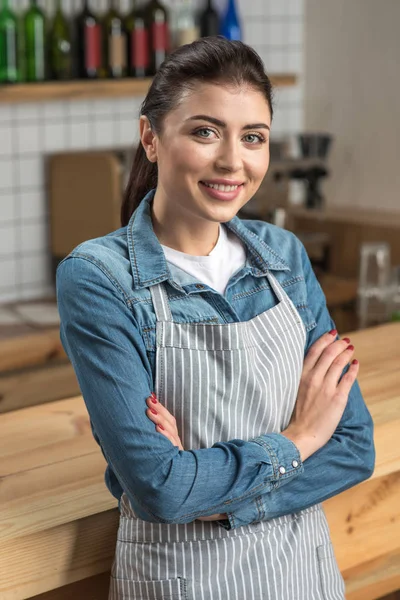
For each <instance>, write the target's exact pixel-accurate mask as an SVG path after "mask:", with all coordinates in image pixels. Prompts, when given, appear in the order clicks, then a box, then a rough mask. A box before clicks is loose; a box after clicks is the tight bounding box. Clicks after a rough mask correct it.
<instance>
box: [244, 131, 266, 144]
mask: <svg viewBox="0 0 400 600" xmlns="http://www.w3.org/2000/svg"><path fill="white" fill-rule="evenodd" d="M244 139H245V140H246V142H247V143H248V144H251V145H255V144H257V143H259V144H265V142H266V141H267V140H266V139H265V137H264V136H263V135H261V133H248V134H246V135H245V136H244Z"/></svg>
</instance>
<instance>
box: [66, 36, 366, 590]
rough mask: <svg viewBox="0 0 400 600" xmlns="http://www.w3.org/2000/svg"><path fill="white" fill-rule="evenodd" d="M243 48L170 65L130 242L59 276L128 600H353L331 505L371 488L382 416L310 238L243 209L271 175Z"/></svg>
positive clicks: (257, 69) (143, 118)
mask: <svg viewBox="0 0 400 600" xmlns="http://www.w3.org/2000/svg"><path fill="white" fill-rule="evenodd" d="M272 115H273V109H272V102H271V85H270V82H269V79H268V77H267V75H266V73H265V71H264V66H263V64H262V62H261V60H260V58H259V56H258V55H257V54H256V53H255V52H254V50H252V49H251V48H250V47H248V46H246V45H245V44H242V43H241V42H229V41H228V40H225V39H224V38H220V37H216V38H204V39H202V40H199V41H196V42H194V43H193V44H190V45H187V46H183V47H181V48H179V49H178V50H177V51H176V52H174V53H172V54H171V55H170V56H169V57H168V59H167V60H166V61H165V62H164V63H163V64H162V66H161V68H160V69H159V71H158V72H157V74H156V75H155V77H154V80H153V83H152V86H151V88H150V90H149V93H148V95H147V96H146V98H145V100H144V102H143V105H142V108H141V115H140V138H141V144H140V146H139V149H138V151H137V154H136V156H135V159H134V163H133V165H132V171H131V174H130V180H129V183H128V186H127V189H126V193H125V198H124V203H123V206H122V211H121V217H122V228H121V229H119V230H117V231H115V232H112V233H110V234H109V235H107V236H104V237H102V238H97V239H95V240H88V241H87V242H84V243H83V244H81V245H80V246H78V247H77V248H75V250H73V252H72V253H71V254H70V255H69V256H68V257H67V258H66V259H64V261H62V262H61V263H60V265H59V267H58V270H57V296H58V304H59V312H60V317H61V339H62V342H63V345H64V348H65V350H66V352H67V354H68V356H69V358H70V359H71V362H72V364H73V366H74V369H75V372H76V375H77V378H78V381H79V385H80V388H81V390H82V394H83V397H84V400H85V403H86V406H87V409H88V412H89V414H90V419H91V425H92V429H93V434H94V437H95V439H96V440H97V442H98V443H99V444H100V446H101V449H102V451H103V454H104V456H105V457H106V460H107V463H108V467H107V472H106V483H107V485H108V488H109V490H110V492H111V493H112V494H113V495H114V496H115V497H116V498H118V501H119V510H120V516H121V518H120V527H119V532H118V540H117V545H116V552H115V560H114V563H113V567H112V573H111V583H110V592H109V594H110V595H109V598H110V600H120V599H122V598H129V599H132V600H135V599H139V598H140V599H141V600H155V599H156V598H157V599H158V598H160V599H161V598H170V599H183V600H185V599H186V600H189V599H190V600H238V599H240V600H242V599H243V600H244V599H245V600H248V599H249V600H264V599H268V600H293V599H296V600H343V598H344V583H343V579H342V577H341V575H340V572H339V569H338V566H337V564H336V560H335V556H334V553H333V550H332V545H331V542H330V534H329V528H328V524H327V521H326V518H325V515H324V512H323V509H322V506H321V502H323V501H324V500H326V499H327V498H329V497H331V496H334V495H335V494H338V493H339V492H341V491H343V490H344V489H347V488H349V487H351V486H353V485H355V484H356V483H359V482H360V481H363V480H364V479H366V478H367V477H369V476H370V475H371V473H372V470H373V466H374V446H373V437H372V422H371V417H370V415H369V412H368V410H367V408H366V406H365V403H364V400H363V398H362V395H361V392H360V389H359V386H358V383H357V381H356V377H357V373H358V368H359V367H358V361H352V362H351V364H349V363H350V361H351V358H352V356H353V352H354V347H353V346H352V345H351V344H350V340H349V339H348V338H345V339H343V340H340V339H338V336H337V331H336V330H335V328H334V323H333V321H332V319H331V317H330V315H329V312H328V310H327V308H326V303H325V298H324V295H323V292H322V290H321V287H320V286H319V284H318V282H317V280H316V278H315V275H314V273H313V270H312V268H311V264H310V261H309V259H308V256H307V254H306V252H305V249H304V246H303V245H302V244H301V242H300V241H299V240H298V239H297V238H296V237H295V236H294V235H293V234H292V233H290V232H289V231H285V230H283V229H280V228H278V227H274V226H273V225H270V224H269V223H264V222H262V221H242V220H241V219H239V218H238V217H237V216H236V215H237V213H238V211H239V210H240V209H241V208H242V207H243V206H244V205H245V204H246V202H248V201H249V200H250V198H251V197H252V196H253V195H254V194H255V192H256V191H257V189H258V187H259V186H260V184H261V181H262V179H263V178H264V175H265V173H266V171H267V169H268V165H269V132H270V129H271V121H272Z"/></svg>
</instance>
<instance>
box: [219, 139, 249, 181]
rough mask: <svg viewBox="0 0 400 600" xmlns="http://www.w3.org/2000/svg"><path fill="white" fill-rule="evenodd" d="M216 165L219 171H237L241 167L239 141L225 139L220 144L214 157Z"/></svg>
mask: <svg viewBox="0 0 400 600" xmlns="http://www.w3.org/2000/svg"><path fill="white" fill-rule="evenodd" d="M216 167H217V169H218V170H220V171H225V172H229V173H237V172H238V171H240V170H241V169H242V167H243V161H242V155H241V147H240V143H239V142H237V141H234V140H225V141H224V142H223V143H222V144H221V145H220V151H219V153H218V156H217V158H216Z"/></svg>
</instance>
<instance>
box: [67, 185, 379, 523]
mask: <svg viewBox="0 0 400 600" xmlns="http://www.w3.org/2000/svg"><path fill="white" fill-rule="evenodd" d="M153 197H154V190H153V191H152V192H150V193H149V194H148V195H147V196H146V197H145V198H144V199H143V201H142V202H141V204H140V206H139V207H138V208H137V210H136V211H135V213H134V214H133V215H132V217H131V219H130V222H129V224H128V225H127V226H126V227H123V228H121V229H118V230H117V231H114V232H112V233H110V234H108V235H105V236H103V237H100V238H97V239H94V240H88V241H86V242H84V243H83V244H80V245H79V246H78V247H77V248H75V249H74V250H73V251H72V252H71V253H70V254H69V256H67V257H66V258H65V259H64V260H63V261H62V262H61V263H60V264H59V266H58V269H57V298H58V307H59V312H60V317H61V329H60V332H61V340H62V343H63V346H64V348H65V351H66V353H67V355H68V357H69V358H70V360H71V362H72V365H73V367H74V370H75V373H76V376H77V379H78V382H79V385H80V388H81V391H82V395H83V398H84V401H85V403H86V406H87V410H88V413H89V416H90V421H91V427H92V431H93V435H94V437H95V439H96V441H97V442H98V443H99V445H100V447H101V450H102V452H103V455H104V457H105V459H106V461H107V463H108V467H107V470H106V474H105V481H106V484H107V486H108V488H109V490H110V492H111V493H112V494H113V495H114V496H115V497H116V498H117V499H118V500H120V497H121V495H122V492H123V491H125V493H126V494H127V496H128V498H129V500H130V502H131V503H132V506H133V508H134V510H135V512H136V513H137V514H138V516H139V517H141V518H142V519H145V520H148V521H153V522H164V523H184V522H190V521H193V520H194V519H195V518H197V517H199V516H208V515H212V514H215V513H227V514H228V519H229V521H224V522H222V523H221V524H222V525H224V526H227V527H228V528H230V527H232V528H234V527H238V526H240V525H243V524H247V523H251V522H254V521H258V520H261V519H270V518H272V517H276V516H280V515H284V514H288V513H293V512H296V511H299V510H301V509H303V508H306V507H308V506H311V505H313V504H316V503H318V502H321V501H323V500H325V499H327V498H329V497H330V496H333V495H335V494H338V493H339V492H341V491H342V490H345V489H347V488H349V487H351V486H353V485H355V484H357V483H359V482H361V481H362V480H364V479H366V478H368V477H369V476H370V475H371V473H372V471H373V468H374V459H375V454H374V445H373V424H372V420H371V417H370V414H369V412H368V410H367V408H366V406H365V403H364V400H363V398H362V395H361V392H360V388H359V385H358V383H357V382H355V384H354V385H353V387H352V389H351V392H350V395H349V400H348V403H347V407H346V409H345V412H344V414H343V417H342V419H341V422H340V423H339V426H338V427H337V429H336V431H335V433H334V435H333V436H332V438H331V439H330V440H329V442H328V443H327V444H326V445H325V446H324V447H323V448H321V449H320V450H319V451H318V452H316V453H315V454H313V455H312V456H311V457H310V458H308V459H307V460H306V461H305V462H304V464H302V463H301V460H300V456H299V452H298V450H297V448H296V446H295V445H294V444H293V443H292V442H291V441H289V440H288V439H287V438H286V437H285V436H283V435H281V434H280V433H271V434H268V433H266V434H265V435H262V436H260V437H259V438H256V439H254V440H238V439H235V440H230V441H228V442H219V443H216V444H214V446H213V447H212V448H203V449H197V450H191V449H185V450H184V451H180V450H179V449H178V447H177V446H174V445H173V444H172V443H171V442H170V441H169V440H168V439H167V438H166V437H165V436H163V435H162V434H160V433H158V432H157V431H156V430H155V427H154V424H153V423H152V422H151V421H150V419H149V418H148V417H147V416H146V414H145V411H146V409H147V405H146V398H147V397H148V396H149V395H150V393H151V392H152V391H153V390H154V380H155V355H156V337H155V327H156V317H155V313H154V309H153V304H152V300H151V295H150V290H149V286H151V285H154V284H156V283H159V282H164V285H165V286H166V290H167V293H168V296H169V299H170V305H171V311H172V316H173V319H174V321H176V322H179V323H199V322H201V323H234V322H239V321H247V320H249V319H252V318H253V317H255V316H256V315H258V314H260V313H262V312H263V311H265V310H267V309H269V308H271V307H272V306H274V305H275V304H276V302H277V300H276V298H275V295H274V293H273V292H272V290H271V288H270V286H269V283H268V279H267V277H266V272H267V270H270V271H272V272H273V274H274V276H275V277H276V278H277V279H278V281H279V282H280V284H281V285H282V286H283V288H284V289H285V291H286V293H287V294H288V295H289V297H290V298H291V300H292V301H293V303H294V304H295V306H296V308H297V310H298V311H299V314H300V315H301V318H302V319H303V322H304V325H305V329H306V332H307V340H306V346H305V351H304V353H305V354H306V352H307V350H308V348H309V347H310V345H311V344H313V343H314V342H315V341H316V340H317V339H318V338H319V337H321V335H323V334H324V333H326V332H327V331H329V330H331V329H333V328H334V327H335V326H334V323H333V321H332V319H331V317H330V315H329V312H328V310H327V308H326V303H325V297H324V294H323V292H322V290H321V287H320V285H319V283H318V281H317V279H316V278H315V275H314V273H313V270H312V267H311V265H310V261H309V259H308V256H307V254H306V251H305V249H304V246H303V245H302V244H301V242H300V241H299V239H298V238H297V237H296V236H295V235H294V234H293V233H291V232H289V231H287V230H284V229H281V228H278V227H275V226H273V225H271V224H269V223H266V222H262V221H255V220H241V219H239V218H238V217H234V218H233V219H232V220H231V221H229V222H227V223H226V225H227V227H229V229H230V230H231V231H233V232H234V233H235V234H236V235H237V236H239V238H240V239H241V240H242V241H243V243H244V244H245V247H246V251H247V260H246V264H245V266H244V267H243V268H242V269H241V270H240V271H238V272H237V273H235V274H234V275H233V276H232V278H231V279H230V281H229V283H228V286H227V288H226V291H225V294H224V295H221V294H220V293H219V292H217V291H215V290H213V289H212V288H210V287H209V286H207V285H205V284H202V282H199V281H198V280H197V279H195V278H194V277H193V276H192V275H189V274H188V273H186V272H184V271H183V270H181V269H179V268H178V267H176V266H174V265H172V264H169V263H167V262H166V259H165V255H164V252H163V250H162V247H161V245H160V243H159V241H158V238H157V237H156V235H155V233H154V230H153V226H152V220H151V202H152V199H153ZM294 460H297V462H298V466H297V467H296V468H295V467H294V466H293V464H292V463H293V461H294ZM294 465H296V463H295V462H294ZM280 466H284V467H285V473H283V474H282V473H281V472H280V470H279V467H280ZM281 470H283V469H281Z"/></svg>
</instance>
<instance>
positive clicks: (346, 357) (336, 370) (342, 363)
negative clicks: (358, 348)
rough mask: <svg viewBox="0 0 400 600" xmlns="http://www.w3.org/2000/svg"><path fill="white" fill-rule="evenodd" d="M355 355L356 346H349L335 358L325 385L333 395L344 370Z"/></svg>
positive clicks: (327, 374)
mask: <svg viewBox="0 0 400 600" xmlns="http://www.w3.org/2000/svg"><path fill="white" fill-rule="evenodd" d="M353 355H354V346H353V345H350V346H347V348H346V349H345V350H344V351H343V352H342V353H341V354H339V356H337V357H336V358H335V360H334V361H333V362H332V364H331V366H330V367H329V369H328V371H327V373H326V376H325V379H324V384H323V385H324V387H325V388H326V389H327V390H328V392H330V393H331V394H333V393H334V392H335V389H336V387H337V385H338V383H339V379H340V377H341V376H342V373H343V369H344V368H345V367H346V366H347V365H348V364H349V362H350V360H351V359H352V357H353Z"/></svg>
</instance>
